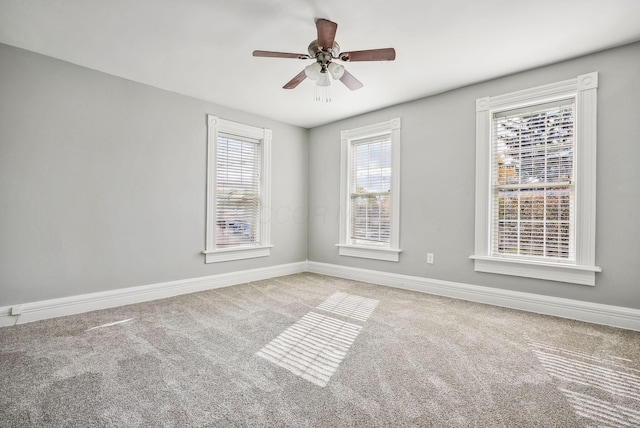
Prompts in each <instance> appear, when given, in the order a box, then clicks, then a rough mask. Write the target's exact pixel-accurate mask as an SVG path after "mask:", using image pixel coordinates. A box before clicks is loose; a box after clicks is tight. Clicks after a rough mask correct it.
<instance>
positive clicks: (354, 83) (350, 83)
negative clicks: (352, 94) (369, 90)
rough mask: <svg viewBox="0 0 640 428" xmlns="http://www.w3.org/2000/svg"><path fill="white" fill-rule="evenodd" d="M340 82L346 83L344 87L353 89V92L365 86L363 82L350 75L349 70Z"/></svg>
mask: <svg viewBox="0 0 640 428" xmlns="http://www.w3.org/2000/svg"><path fill="white" fill-rule="evenodd" d="M340 81H341V82H342V83H344V86H346V87H347V88H349V89H351V90H352V91H355V90H356V89H360V88H362V87H363V86H364V85H363V84H362V82H360V81H359V80H358V79H356V78H355V77H353V74H351V73H349V72H348V71H347V70H345V71H344V74H343V75H342V77H341V78H340Z"/></svg>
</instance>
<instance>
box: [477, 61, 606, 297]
mask: <svg viewBox="0 0 640 428" xmlns="http://www.w3.org/2000/svg"><path fill="white" fill-rule="evenodd" d="M597 79H598V75H597V73H591V74H586V75H583V76H579V77H577V78H576V79H571V80H567V81H564V82H559V83H556V84H552V85H546V86H542V87H538V88H533V89H529V90H525V91H521V92H516V93H512V94H507V95H501V96H497V97H487V98H481V99H478V100H477V101H476V107H477V108H476V129H477V135H476V237H475V240H476V243H475V254H474V255H473V256H471V258H473V259H474V260H475V261H474V263H475V270H476V271H479V272H492V273H500V274H507V275H517V276H525V277H531V278H540V279H550V280H555V281H562V282H571V283H578V284H586V285H594V284H595V272H599V271H600V268H598V267H597V266H595V190H596V187H595V172H596V170H595V164H596V157H595V150H596V90H597V83H598V80H597Z"/></svg>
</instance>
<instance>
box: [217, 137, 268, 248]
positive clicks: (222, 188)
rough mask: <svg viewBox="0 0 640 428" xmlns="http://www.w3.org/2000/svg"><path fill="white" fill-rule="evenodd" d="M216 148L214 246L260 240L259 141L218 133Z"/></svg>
mask: <svg viewBox="0 0 640 428" xmlns="http://www.w3.org/2000/svg"><path fill="white" fill-rule="evenodd" d="M216 146H217V149H216V215H215V218H216V248H228V247H235V246H252V245H256V244H259V243H260V218H261V217H260V211H261V202H260V174H261V162H260V158H261V157H260V150H261V147H260V141H258V140H252V139H249V138H240V137H237V136H233V135H227V134H223V133H220V134H219V135H218V141H217V145H216Z"/></svg>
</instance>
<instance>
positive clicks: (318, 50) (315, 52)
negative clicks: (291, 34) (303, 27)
mask: <svg viewBox="0 0 640 428" xmlns="http://www.w3.org/2000/svg"><path fill="white" fill-rule="evenodd" d="M307 51H308V52H309V56H311V58H316V59H318V60H320V59H321V58H320V56H323V57H324V58H327V57H328V59H327V61H331V59H333V58H337V57H338V54H339V53H340V45H339V44H338V42H335V41H334V42H333V46H331V48H329V49H323V48H322V47H321V46H320V45H318V41H317V40H314V41H312V42H311V43H309V48H308V49H307ZM322 54H324V55H322ZM324 58H322V59H324Z"/></svg>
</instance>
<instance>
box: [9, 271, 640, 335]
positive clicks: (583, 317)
mask: <svg viewBox="0 0 640 428" xmlns="http://www.w3.org/2000/svg"><path fill="white" fill-rule="evenodd" d="M301 272H313V273H318V274H323V275H329V276H336V277H339V278H346V279H352V280H356V281H363V282H368V283H371V284H378V285H385V286H388V287H395V288H401V289H404V290H413V291H418V292H422V293H428V294H435V295H438V296H445V297H453V298H456V299H462V300H470V301H473V302H479V303H486V304H489V305H495V306H503V307H507V308H512V309H519V310H523V311H528V312H535V313H539V314H545V315H553V316H557V317H562V318H569V319H575V320H579V321H586V322H590V323H594V324H603V325H609V326H612V327H618V328H624V329H628V330H636V331H640V310H638V309H631V308H624V307H619V306H610V305H602V304H598V303H589V302H582V301H579V300H571V299H562V298H556V297H549V296H542V295H538V294H532V293H522V292H518V291H509V290H501V289H497V288H490V287H482V286H479V285H470V284H463V283H458V282H451V281H442V280H437V279H429V278H422V277H417V276H410V275H401V274H396V273H389V272H382V271H374V270H368V269H359V268H352V267H348V266H340V265H333V264H327V263H319V262H311V261H305V262H298V263H290V264H286V265H278V266H271V267H266V268H259V269H251V270H245V271H238V272H229V273H224V274H218V275H211V276H205V277H199V278H191V279H183V280H178V281H170V282H163V283H158V284H149V285H142V286H138V287H130V288H122V289H118V290H111V291H104V292H99V293H90V294H83V295H78V296H71V297H64V298H60V299H52V300H43V301H40V302H32V303H24V304H22V305H15V306H5V307H0V327H6V326H11V325H15V324H23V323H28V322H33V321H39V320H43V319H47V318H55V317H61V316H66V315H73V314H79V313H83V312H89V311H95V310H99V309H107V308H112V307H116V306H123V305H130V304H134V303H142V302H147V301H150V300H157V299H164V298H167V297H173V296H178V295H181V294H188V293H194V292H197V291H204V290H211V289H215V288H222V287H228V286H231V285H237V284H244V283H247V282H251V281H260V280H263V279H269V278H276V277H279V276H284V275H291V274H294V273H301ZM12 314H13V315H12Z"/></svg>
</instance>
